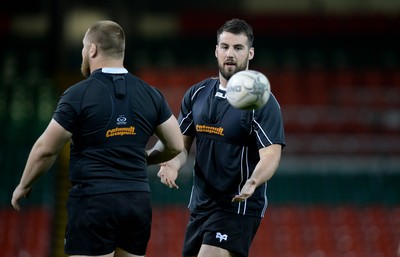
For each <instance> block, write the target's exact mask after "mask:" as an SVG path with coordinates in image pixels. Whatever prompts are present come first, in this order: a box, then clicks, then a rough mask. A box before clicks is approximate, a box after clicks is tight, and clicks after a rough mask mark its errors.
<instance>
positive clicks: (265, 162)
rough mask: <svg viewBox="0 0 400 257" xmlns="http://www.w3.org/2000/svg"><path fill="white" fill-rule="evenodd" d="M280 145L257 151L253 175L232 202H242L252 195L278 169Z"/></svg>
mask: <svg viewBox="0 0 400 257" xmlns="http://www.w3.org/2000/svg"><path fill="white" fill-rule="evenodd" d="M281 151H282V146H281V145H277V144H274V145H270V146H267V147H265V148H262V149H260V150H259V153H260V161H259V162H258V163H257V165H256V167H255V169H254V172H253V174H252V175H251V177H250V178H249V179H248V180H247V181H246V183H245V184H244V186H243V187H242V190H240V194H238V195H236V196H235V197H233V199H232V202H243V201H245V200H246V199H247V198H249V197H250V196H252V195H253V193H254V191H255V190H256V188H257V187H259V186H260V185H261V184H263V183H265V182H266V181H267V180H269V179H270V178H271V177H272V176H273V175H274V173H275V171H276V169H277V168H278V165H279V162H280V159H281Z"/></svg>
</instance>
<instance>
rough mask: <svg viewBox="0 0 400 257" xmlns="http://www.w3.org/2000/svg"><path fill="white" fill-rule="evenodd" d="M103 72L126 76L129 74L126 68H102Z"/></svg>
mask: <svg viewBox="0 0 400 257" xmlns="http://www.w3.org/2000/svg"><path fill="white" fill-rule="evenodd" d="M101 72H103V73H110V74H124V73H128V70H127V69H125V68H114V67H106V68H101Z"/></svg>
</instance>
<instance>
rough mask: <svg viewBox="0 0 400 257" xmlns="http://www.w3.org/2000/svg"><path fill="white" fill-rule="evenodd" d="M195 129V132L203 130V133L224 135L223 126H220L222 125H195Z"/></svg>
mask: <svg viewBox="0 0 400 257" xmlns="http://www.w3.org/2000/svg"><path fill="white" fill-rule="evenodd" d="M196 131H197V132H203V133H210V134H217V135H220V136H223V135H224V128H222V127H213V126H207V125H196Z"/></svg>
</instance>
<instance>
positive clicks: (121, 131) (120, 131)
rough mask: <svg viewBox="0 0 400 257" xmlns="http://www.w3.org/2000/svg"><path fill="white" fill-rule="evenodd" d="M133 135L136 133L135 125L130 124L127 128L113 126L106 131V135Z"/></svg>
mask: <svg viewBox="0 0 400 257" xmlns="http://www.w3.org/2000/svg"><path fill="white" fill-rule="evenodd" d="M132 135H136V132H135V127H134V126H130V127H127V128H113V129H109V130H107V132H106V137H115V136H132Z"/></svg>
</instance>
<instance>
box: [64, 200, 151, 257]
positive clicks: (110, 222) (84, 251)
mask: <svg viewBox="0 0 400 257" xmlns="http://www.w3.org/2000/svg"><path fill="white" fill-rule="evenodd" d="M67 210H68V224H67V227H66V232H65V246H64V250H65V253H66V254H68V255H105V254H109V253H111V252H113V251H115V249H116V247H119V248H122V249H123V250H125V251H127V252H129V253H131V254H136V255H145V253H146V248H147V243H148V241H149V238H150V231H151V218H152V209H151V200H150V193H149V192H128V193H110V194H102V195H91V196H82V197H70V198H69V199H68V202H67Z"/></svg>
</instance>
